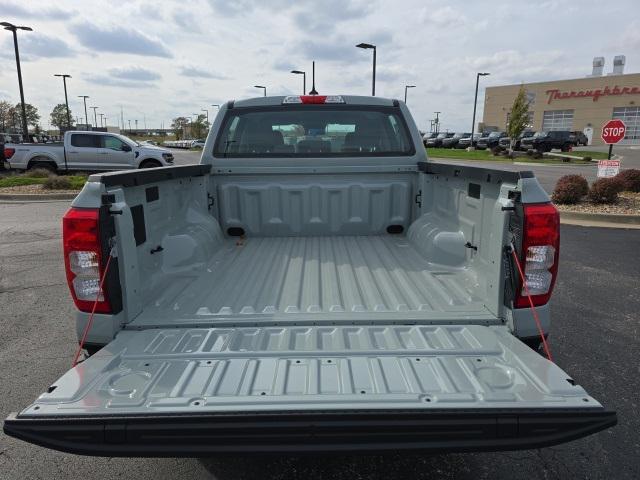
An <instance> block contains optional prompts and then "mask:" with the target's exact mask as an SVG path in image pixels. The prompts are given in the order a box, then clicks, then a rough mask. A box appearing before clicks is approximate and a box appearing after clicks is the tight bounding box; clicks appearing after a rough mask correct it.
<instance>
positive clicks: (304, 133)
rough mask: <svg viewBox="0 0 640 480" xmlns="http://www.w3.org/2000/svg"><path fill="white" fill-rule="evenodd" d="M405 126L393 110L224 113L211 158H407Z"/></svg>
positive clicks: (266, 109)
mask: <svg viewBox="0 0 640 480" xmlns="http://www.w3.org/2000/svg"><path fill="white" fill-rule="evenodd" d="M414 153H415V149H414V146H413V143H412V142H411V137H410V135H409V131H408V128H407V125H406V123H405V121H404V118H403V117H402V114H401V113H400V110H399V109H398V108H395V107H384V106H375V107H374V106H350V105H301V106H297V105H296V106H293V105H286V106H271V107H259V108H255V107H240V108H234V109H232V110H230V111H229V112H227V115H226V116H225V118H224V121H223V125H222V127H221V129H220V133H219V134H218V137H217V139H216V142H215V146H214V156H216V157H242V158H252V157H291V158H310V157H349V156H366V157H372V156H373V157H375V156H410V155H413V154H414Z"/></svg>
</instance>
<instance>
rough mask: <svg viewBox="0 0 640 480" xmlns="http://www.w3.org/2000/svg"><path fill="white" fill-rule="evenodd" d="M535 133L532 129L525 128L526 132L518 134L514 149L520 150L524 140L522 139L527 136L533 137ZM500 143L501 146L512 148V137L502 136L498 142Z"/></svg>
mask: <svg viewBox="0 0 640 480" xmlns="http://www.w3.org/2000/svg"><path fill="white" fill-rule="evenodd" d="M533 134H534V132H532V131H531V130H525V131H524V132H522V133H521V134H520V135H518V138H516V142H515V145H514V146H513V149H514V150H520V143H521V142H522V139H523V138H526V137H532V136H533ZM498 145H499V146H500V148H504V149H505V150H506V149H508V148H510V147H511V137H502V138H501V139H500V141H499V142H498Z"/></svg>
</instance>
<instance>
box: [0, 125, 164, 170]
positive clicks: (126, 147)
mask: <svg viewBox="0 0 640 480" xmlns="http://www.w3.org/2000/svg"><path fill="white" fill-rule="evenodd" d="M4 157H5V165H6V166H7V167H8V168H10V169H15V170H28V169H31V168H44V169H47V170H51V171H53V172H56V171H65V170H84V171H108V170H128V169H133V168H153V167H165V166H168V165H173V154H172V153H171V151H169V150H167V149H166V148H159V147H154V146H151V145H142V144H140V143H138V142H135V141H133V140H131V139H130V138H128V137H125V136H124V135H118V134H116V133H108V132H85V131H69V132H65V134H64V141H63V142H62V143H16V144H12V143H7V144H5V146H4Z"/></svg>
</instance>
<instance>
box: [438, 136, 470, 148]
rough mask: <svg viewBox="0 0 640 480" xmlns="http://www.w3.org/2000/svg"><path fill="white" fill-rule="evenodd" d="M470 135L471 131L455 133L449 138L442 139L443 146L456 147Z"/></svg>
mask: <svg viewBox="0 0 640 480" xmlns="http://www.w3.org/2000/svg"><path fill="white" fill-rule="evenodd" d="M465 135H466V136H470V135H471V133H462V132H459V133H454V134H453V135H452V136H450V137H448V138H443V139H442V148H456V147H457V146H458V142H459V141H460V139H461V138H462V137H464V136H465Z"/></svg>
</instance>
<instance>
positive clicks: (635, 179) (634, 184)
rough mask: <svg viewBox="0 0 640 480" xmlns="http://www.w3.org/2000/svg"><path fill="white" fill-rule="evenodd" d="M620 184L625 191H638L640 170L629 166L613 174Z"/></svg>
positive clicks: (639, 189)
mask: <svg viewBox="0 0 640 480" xmlns="http://www.w3.org/2000/svg"><path fill="white" fill-rule="evenodd" d="M615 178H617V179H618V180H620V183H621V184H622V189H623V190H624V191H626V192H640V170H638V169H637V168H631V169H629V170H623V171H622V172H620V173H619V174H618V175H616V176H615Z"/></svg>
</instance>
